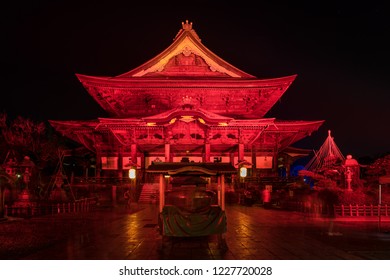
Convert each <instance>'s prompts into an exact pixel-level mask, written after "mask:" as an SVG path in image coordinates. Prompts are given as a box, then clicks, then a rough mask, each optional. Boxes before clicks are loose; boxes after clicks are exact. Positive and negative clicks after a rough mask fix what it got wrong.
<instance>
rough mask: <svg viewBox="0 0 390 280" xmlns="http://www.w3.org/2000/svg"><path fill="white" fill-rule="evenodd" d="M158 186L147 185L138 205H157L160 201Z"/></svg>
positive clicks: (143, 189)
mask: <svg viewBox="0 0 390 280" xmlns="http://www.w3.org/2000/svg"><path fill="white" fill-rule="evenodd" d="M158 188H159V185H158V184H145V185H143V186H142V191H141V194H140V196H139V199H138V203H144V204H156V203H158V200H159V193H158Z"/></svg>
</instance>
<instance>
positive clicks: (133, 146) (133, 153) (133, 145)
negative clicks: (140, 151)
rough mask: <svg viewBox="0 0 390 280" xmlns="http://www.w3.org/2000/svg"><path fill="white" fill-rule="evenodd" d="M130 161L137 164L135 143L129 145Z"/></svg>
mask: <svg viewBox="0 0 390 280" xmlns="http://www.w3.org/2000/svg"><path fill="white" fill-rule="evenodd" d="M131 161H132V162H133V163H134V164H137V144H136V143H132V144H131Z"/></svg>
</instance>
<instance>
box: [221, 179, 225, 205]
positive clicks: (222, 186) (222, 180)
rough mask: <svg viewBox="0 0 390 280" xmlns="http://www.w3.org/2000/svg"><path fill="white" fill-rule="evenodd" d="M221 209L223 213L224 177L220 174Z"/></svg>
mask: <svg viewBox="0 0 390 280" xmlns="http://www.w3.org/2000/svg"><path fill="white" fill-rule="evenodd" d="M221 209H222V211H225V175H223V174H221Z"/></svg>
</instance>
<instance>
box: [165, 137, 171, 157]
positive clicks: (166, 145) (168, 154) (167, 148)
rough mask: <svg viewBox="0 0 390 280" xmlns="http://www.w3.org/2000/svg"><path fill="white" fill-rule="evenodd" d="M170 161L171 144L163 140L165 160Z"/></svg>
mask: <svg viewBox="0 0 390 280" xmlns="http://www.w3.org/2000/svg"><path fill="white" fill-rule="evenodd" d="M170 161H171V144H169V142H165V162H170Z"/></svg>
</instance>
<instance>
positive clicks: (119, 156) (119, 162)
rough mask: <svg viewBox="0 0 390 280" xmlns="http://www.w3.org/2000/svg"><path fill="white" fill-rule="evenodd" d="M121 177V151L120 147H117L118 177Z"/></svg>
mask: <svg viewBox="0 0 390 280" xmlns="http://www.w3.org/2000/svg"><path fill="white" fill-rule="evenodd" d="M122 177H123V152H122V147H119V149H118V178H120V179H122Z"/></svg>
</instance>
